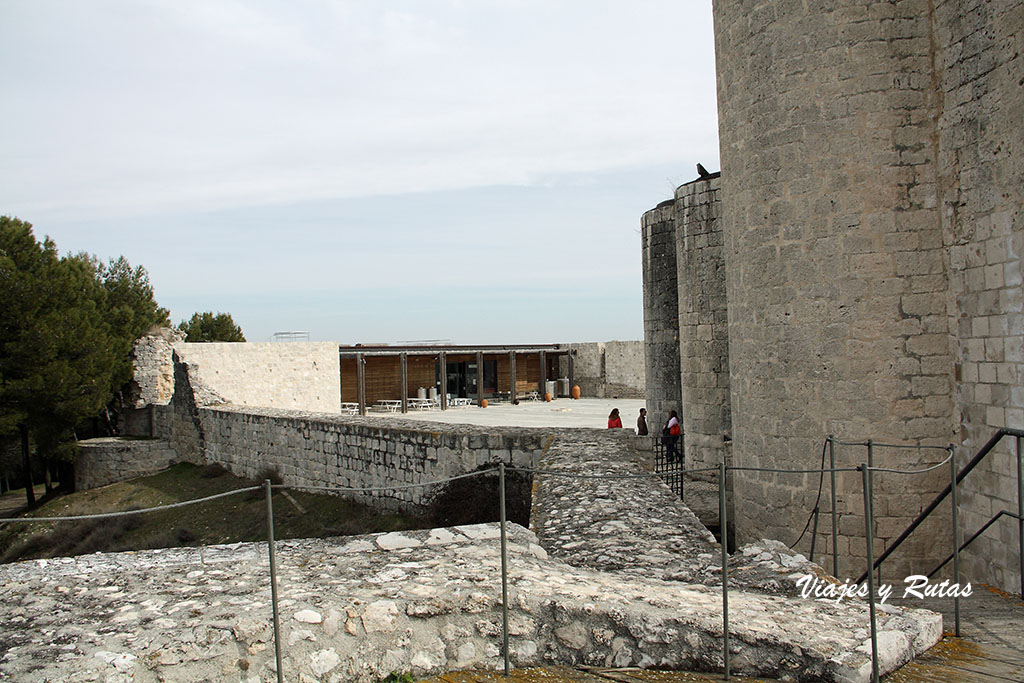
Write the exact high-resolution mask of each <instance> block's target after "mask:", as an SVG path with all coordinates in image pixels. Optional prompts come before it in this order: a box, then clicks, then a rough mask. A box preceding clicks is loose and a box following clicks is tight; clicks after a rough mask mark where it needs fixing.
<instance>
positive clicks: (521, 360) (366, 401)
mask: <svg viewBox="0 0 1024 683" xmlns="http://www.w3.org/2000/svg"><path fill="white" fill-rule="evenodd" d="M338 353H339V360H340V364H341V401H342V403H343V404H358V406H359V413H360V414H364V415H365V414H366V407H367V406H371V405H374V404H375V403H377V402H378V401H400V406H401V411H402V412H406V411H407V410H408V400H409V399H415V398H417V397H418V394H419V392H420V389H421V388H422V389H423V390H424V391H425V392H427V393H428V396H429V395H431V394H433V395H436V396H437V397H438V399H439V405H440V408H441V409H442V410H445V409H447V408H448V407H449V403H450V401H451V400H453V399H456V398H468V399H473V400H475V401H476V404H477V405H479V404H480V401H481V400H483V399H490V400H494V399H497V400H513V399H516V398H523V397H525V396H528V395H530V394H531V392H537V393H538V395H539V396H541V397H543V396H544V394H545V393H546V385H547V382H549V381H551V380H555V379H556V378H557V373H558V367H559V358H560V357H561V356H567V357H568V361H569V362H568V368H569V386H572V383H573V377H572V375H573V352H572V351H571V350H570V349H569V348H568V347H567V346H565V345H560V344H534V345H527V346H363V345H357V346H340V347H339V349H338ZM513 387H514V389H513ZM431 389H433V390H434V391H433V392H431Z"/></svg>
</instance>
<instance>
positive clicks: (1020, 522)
mask: <svg viewBox="0 0 1024 683" xmlns="http://www.w3.org/2000/svg"><path fill="white" fill-rule="evenodd" d="M1020 442H1021V437H1020V435H1018V436H1017V556H1018V557H1019V558H1020V597H1021V598H1022V599H1024V466H1022V464H1021V450H1020Z"/></svg>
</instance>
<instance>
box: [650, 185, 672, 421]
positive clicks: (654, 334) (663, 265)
mask: <svg viewBox="0 0 1024 683" xmlns="http://www.w3.org/2000/svg"><path fill="white" fill-rule="evenodd" d="M675 229H676V224H675V202H674V201H668V202H662V203H661V204H659V205H658V206H657V207H656V208H654V209H651V210H650V211H648V212H647V213H645V214H644V215H643V218H642V219H641V239H642V245H643V289H644V375H645V386H646V389H647V423H648V424H649V425H651V430H652V431H653V432H654V433H658V431H657V430H659V429H660V428H661V425H664V424H665V422H666V420H668V414H669V411H670V410H676V411H678V410H679V409H680V402H681V394H680V390H679V301H678V284H677V281H676V244H675Z"/></svg>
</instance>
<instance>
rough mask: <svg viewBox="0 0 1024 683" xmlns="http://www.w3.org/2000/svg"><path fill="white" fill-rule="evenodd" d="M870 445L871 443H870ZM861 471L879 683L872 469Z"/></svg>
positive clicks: (875, 675)
mask: <svg viewBox="0 0 1024 683" xmlns="http://www.w3.org/2000/svg"><path fill="white" fill-rule="evenodd" d="M868 443H870V442H868ZM858 469H860V471H861V473H862V475H863V477H862V478H863V480H864V537H865V540H866V541H867V552H868V572H867V578H868V600H869V605H870V613H871V680H872V681H873V683H878V632H877V630H876V628H877V625H876V618H875V573H874V571H872V570H873V569H874V564H875V542H874V519H873V517H872V511H871V494H872V491H871V467H870V466H869V465H868V464H867V463H864V464H863V465H861V466H860V467H859V468H858Z"/></svg>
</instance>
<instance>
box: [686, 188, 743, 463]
mask: <svg viewBox="0 0 1024 683" xmlns="http://www.w3.org/2000/svg"><path fill="white" fill-rule="evenodd" d="M720 188H721V178H719V177H716V178H713V179H709V180H697V181H694V182H692V183H687V184H685V185H682V186H681V187H679V188H678V189H677V190H676V193H675V197H676V199H675V201H676V226H677V227H676V234H675V248H676V280H677V282H678V301H679V365H680V392H681V398H682V401H681V403H682V411H681V413H680V416H681V417H682V422H683V442H684V448H685V450H686V464H687V467H696V468H702V467H709V466H715V465H717V464H718V463H720V462H722V461H723V460H725V461H726V462H728V461H729V457H728V456H729V451H730V446H731V441H730V439H731V438H732V414H731V410H730V403H729V325H728V310H727V302H726V294H725V263H724V261H723V259H722V227H721V197H720V192H721V189H720Z"/></svg>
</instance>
